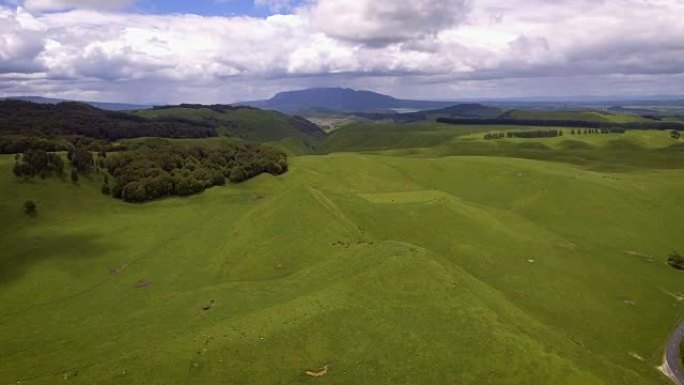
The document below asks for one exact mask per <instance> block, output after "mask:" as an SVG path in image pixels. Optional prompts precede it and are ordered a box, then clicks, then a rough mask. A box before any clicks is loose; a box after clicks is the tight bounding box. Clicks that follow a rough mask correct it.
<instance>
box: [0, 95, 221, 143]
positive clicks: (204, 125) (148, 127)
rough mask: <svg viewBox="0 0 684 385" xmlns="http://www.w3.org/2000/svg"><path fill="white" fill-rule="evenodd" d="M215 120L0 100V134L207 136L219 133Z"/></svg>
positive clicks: (63, 104)
mask: <svg viewBox="0 0 684 385" xmlns="http://www.w3.org/2000/svg"><path fill="white" fill-rule="evenodd" d="M216 128H217V126H216V124H215V123H212V122H207V121H202V122H195V121H191V120H186V119H178V118H159V119H145V118H142V117H140V116H137V115H132V114H128V113H124V112H115V111H105V110H100V109H98V108H95V107H93V106H90V105H88V104H84V103H77V102H64V103H59V104H39V103H32V102H26V101H22V100H4V101H0V134H6V135H7V134H14V135H23V136H59V135H82V136H87V137H90V138H95V139H106V140H118V139H125V138H140V137H166V138H205V137H212V136H217V135H218V133H217V130H216Z"/></svg>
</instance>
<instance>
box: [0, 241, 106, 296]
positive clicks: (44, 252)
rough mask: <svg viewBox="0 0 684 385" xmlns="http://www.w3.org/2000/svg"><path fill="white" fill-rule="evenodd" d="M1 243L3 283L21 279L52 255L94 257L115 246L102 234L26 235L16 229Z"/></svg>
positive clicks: (79, 257)
mask: <svg viewBox="0 0 684 385" xmlns="http://www.w3.org/2000/svg"><path fill="white" fill-rule="evenodd" d="M7 238H11V240H10V239H7ZM8 241H9V242H8ZM0 243H2V244H3V245H4V246H3V249H4V250H3V251H2V252H1V253H0V286H2V285H6V284H8V283H11V282H12V281H14V280H17V279H20V278H21V277H23V276H24V275H25V274H26V272H27V271H28V270H30V269H31V267H32V266H33V265H34V264H36V263H42V262H44V261H46V260H50V259H55V260H59V262H63V261H65V260H72V261H78V260H85V259H95V258H98V257H99V256H101V255H102V254H103V253H104V252H105V251H111V250H112V245H111V244H109V243H106V242H105V241H104V237H103V236H102V235H100V234H69V235H39V236H32V237H26V236H23V235H22V234H21V233H18V232H14V233H12V234H11V235H10V236H9V237H5V239H4V240H0Z"/></svg>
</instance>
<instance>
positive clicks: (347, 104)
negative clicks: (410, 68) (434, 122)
mask: <svg viewBox="0 0 684 385" xmlns="http://www.w3.org/2000/svg"><path fill="white" fill-rule="evenodd" d="M241 104H246V105H250V106H254V107H259V108H266V109H271V110H276V111H281V112H285V113H297V112H298V111H301V110H305V109H310V108H325V109H329V110H334V111H345V112H390V111H397V110H416V111H417V110H427V109H436V108H444V107H448V106H451V105H453V103H452V102H435V101H424V100H404V99H397V98H394V97H392V96H388V95H383V94H379V93H377V92H371V91H357V90H353V89H350V88H312V89H307V90H298V91H287V92H281V93H278V94H276V95H275V96H274V97H272V98H271V99H269V100H260V101H251V102H244V103H241Z"/></svg>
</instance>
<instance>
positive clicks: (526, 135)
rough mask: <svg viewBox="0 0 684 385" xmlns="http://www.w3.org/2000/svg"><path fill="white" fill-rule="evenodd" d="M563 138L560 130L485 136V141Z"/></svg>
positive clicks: (512, 132)
mask: <svg viewBox="0 0 684 385" xmlns="http://www.w3.org/2000/svg"><path fill="white" fill-rule="evenodd" d="M557 136H563V131H562V130H536V131H507V132H505V133H504V132H496V133H488V134H485V136H484V138H485V139H486V140H493V139H503V138H524V139H530V138H555V137H557Z"/></svg>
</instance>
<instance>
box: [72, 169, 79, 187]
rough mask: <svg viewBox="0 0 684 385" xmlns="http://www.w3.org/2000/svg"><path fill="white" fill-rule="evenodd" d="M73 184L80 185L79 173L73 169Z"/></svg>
mask: <svg viewBox="0 0 684 385" xmlns="http://www.w3.org/2000/svg"><path fill="white" fill-rule="evenodd" d="M71 182H73V183H74V184H76V183H78V171H76V169H73V168H72V169H71Z"/></svg>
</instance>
